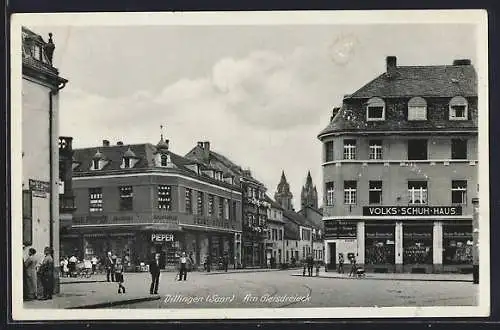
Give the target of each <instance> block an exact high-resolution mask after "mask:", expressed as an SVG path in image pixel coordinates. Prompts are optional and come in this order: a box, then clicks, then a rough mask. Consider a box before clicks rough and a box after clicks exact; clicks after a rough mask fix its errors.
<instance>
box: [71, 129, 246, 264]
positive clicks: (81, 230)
mask: <svg viewBox="0 0 500 330" xmlns="http://www.w3.org/2000/svg"><path fill="white" fill-rule="evenodd" d="M73 171H74V172H73V192H74V195H75V201H76V211H75V213H74V217H73V224H72V226H71V229H70V230H69V231H67V232H66V234H65V235H64V237H63V238H62V243H61V244H62V246H63V247H64V251H65V253H68V254H71V253H73V252H74V251H78V256H79V257H80V258H86V259H89V258H90V257H92V256H94V255H96V256H100V257H104V256H105V255H106V253H107V252H108V251H111V252H113V253H114V254H116V255H117V256H121V257H123V258H124V260H125V263H126V266H128V267H130V268H132V269H134V268H136V267H137V266H139V265H140V263H146V262H148V261H149V260H150V259H151V258H152V256H153V254H154V253H160V255H161V261H162V267H163V268H175V267H176V265H177V258H178V256H179V253H180V252H182V251H185V252H187V254H188V255H189V256H190V257H191V258H192V261H193V262H194V264H195V265H198V266H199V265H202V264H203V263H204V262H205V260H206V258H207V257H210V260H211V261H212V262H213V263H216V262H217V260H218V258H220V257H223V256H224V255H227V256H228V257H229V260H230V263H231V264H232V263H234V262H239V259H240V255H241V229H242V228H241V226H242V222H241V214H242V212H241V208H242V200H241V196H242V193H241V188H240V186H239V184H238V183H237V182H236V181H235V180H234V177H233V176H232V175H231V174H230V173H227V172H224V171H222V170H220V169H218V168H214V167H209V166H206V165H204V164H201V163H199V162H196V161H193V160H191V159H188V158H185V157H182V156H179V155H177V154H175V153H173V152H172V151H171V150H170V146H169V140H164V139H163V135H162V136H161V138H160V141H159V142H158V144H156V145H152V144H149V143H144V144H132V145H124V144H123V143H122V142H118V143H117V144H116V145H110V143H109V141H107V140H104V141H103V144H102V145H101V146H98V147H92V148H83V149H75V150H74V163H73Z"/></svg>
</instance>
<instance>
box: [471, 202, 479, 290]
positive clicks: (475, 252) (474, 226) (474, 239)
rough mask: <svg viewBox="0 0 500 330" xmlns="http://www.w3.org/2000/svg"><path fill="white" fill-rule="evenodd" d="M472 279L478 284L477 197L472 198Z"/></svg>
mask: <svg viewBox="0 0 500 330" xmlns="http://www.w3.org/2000/svg"><path fill="white" fill-rule="evenodd" d="M472 208H473V210H472V244H473V245H472V279H473V282H474V284H479V198H473V199H472Z"/></svg>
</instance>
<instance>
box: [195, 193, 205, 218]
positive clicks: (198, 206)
mask: <svg viewBox="0 0 500 330" xmlns="http://www.w3.org/2000/svg"><path fill="white" fill-rule="evenodd" d="M203 206H204V205H203V192H202V191H198V194H197V204H196V211H197V214H198V215H203V214H204V210H203Z"/></svg>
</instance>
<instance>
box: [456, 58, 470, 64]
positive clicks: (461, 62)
mask: <svg viewBox="0 0 500 330" xmlns="http://www.w3.org/2000/svg"><path fill="white" fill-rule="evenodd" d="M453 65H471V60H469V59H467V58H466V59H458V60H454V61H453Z"/></svg>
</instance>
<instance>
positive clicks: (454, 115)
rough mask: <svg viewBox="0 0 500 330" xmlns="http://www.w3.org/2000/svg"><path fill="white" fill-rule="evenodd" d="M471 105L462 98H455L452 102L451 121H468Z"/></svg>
mask: <svg viewBox="0 0 500 330" xmlns="http://www.w3.org/2000/svg"><path fill="white" fill-rule="evenodd" d="M468 106H469V103H468V102H467V100H466V99H465V98H464V97H462V96H455V97H454V98H452V99H451V101H450V120H467V111H468Z"/></svg>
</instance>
